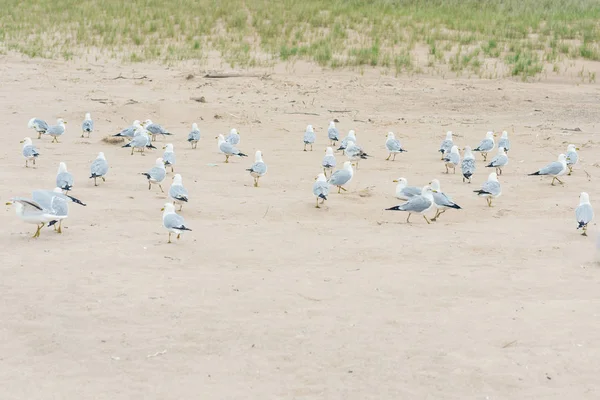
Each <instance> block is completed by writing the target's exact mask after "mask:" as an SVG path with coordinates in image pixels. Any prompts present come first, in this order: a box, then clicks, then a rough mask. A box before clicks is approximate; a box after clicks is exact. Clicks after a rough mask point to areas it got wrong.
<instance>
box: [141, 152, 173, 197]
mask: <svg viewBox="0 0 600 400" xmlns="http://www.w3.org/2000/svg"><path fill="white" fill-rule="evenodd" d="M141 174H142V175H144V176H145V177H146V178H147V179H148V190H150V189H151V188H152V184H155V185H158V187H159V188H160V191H161V192H163V193H164V192H165V191H164V190H163V188H162V186H161V183H162V181H164V180H165V177H166V176H167V170H166V169H165V163H164V161H163V159H162V158H160V157H159V158H157V159H156V163H155V165H154V167H152V168H151V169H150V171H148V172H142V173H141Z"/></svg>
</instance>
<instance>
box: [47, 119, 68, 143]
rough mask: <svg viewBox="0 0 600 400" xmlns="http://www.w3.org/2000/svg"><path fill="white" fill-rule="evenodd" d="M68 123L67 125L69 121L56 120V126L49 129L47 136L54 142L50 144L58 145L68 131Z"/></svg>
mask: <svg viewBox="0 0 600 400" xmlns="http://www.w3.org/2000/svg"><path fill="white" fill-rule="evenodd" d="M66 123H67V121H65V120H63V119H62V118H59V119H57V120H56V125H53V126H49V127H48V130H47V131H46V134H48V135H50V136H52V142H50V143H54V142H56V143H58V137H59V136H62V135H63V134H64V133H65V131H66V129H67V128H66V127H65V124H66Z"/></svg>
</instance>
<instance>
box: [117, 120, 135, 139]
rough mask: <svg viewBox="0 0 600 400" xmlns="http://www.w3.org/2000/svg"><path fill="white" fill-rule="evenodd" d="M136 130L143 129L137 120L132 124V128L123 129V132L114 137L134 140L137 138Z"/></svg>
mask: <svg viewBox="0 0 600 400" xmlns="http://www.w3.org/2000/svg"><path fill="white" fill-rule="evenodd" d="M136 129H142V124H141V123H140V121H138V120H137V119H136V120H135V121H133V124H131V126H129V127H127V128H125V129H123V130H122V131H121V132H119V133H117V134H116V135H113V136H115V137H127V138H132V137H134V136H135V131H136Z"/></svg>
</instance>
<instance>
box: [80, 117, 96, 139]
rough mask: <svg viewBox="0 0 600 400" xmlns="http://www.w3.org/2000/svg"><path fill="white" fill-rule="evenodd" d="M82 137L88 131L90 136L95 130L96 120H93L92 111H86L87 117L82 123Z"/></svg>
mask: <svg viewBox="0 0 600 400" xmlns="http://www.w3.org/2000/svg"><path fill="white" fill-rule="evenodd" d="M81 131H82V132H81V137H83V135H84V134H86V133H87V137H88V138H89V137H90V133H92V132H93V131H94V121H92V116H91V114H90V113H85V119H84V120H83V123H82V124H81Z"/></svg>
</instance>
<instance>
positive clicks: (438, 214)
mask: <svg viewBox="0 0 600 400" xmlns="http://www.w3.org/2000/svg"><path fill="white" fill-rule="evenodd" d="M440 214H441V212H440V210H437V211H436V212H435V215H434V216H433V218H431V221H432V222H435V221H436V220H437V217H439V216H440Z"/></svg>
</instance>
